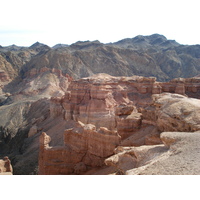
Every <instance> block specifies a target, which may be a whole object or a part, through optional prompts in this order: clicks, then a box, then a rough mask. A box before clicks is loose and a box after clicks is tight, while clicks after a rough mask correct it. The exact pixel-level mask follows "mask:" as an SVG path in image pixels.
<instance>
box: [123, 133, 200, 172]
mask: <svg viewBox="0 0 200 200" xmlns="http://www.w3.org/2000/svg"><path fill="white" fill-rule="evenodd" d="M161 140H162V141H163V143H164V144H165V145H166V148H167V149H165V150H164V152H163V153H162V154H160V155H159V151H160V150H159V149H156V152H157V155H154V158H153V159H151V160H150V161H149V162H147V163H143V164H142V165H141V166H138V167H137V168H133V169H130V170H127V171H126V172H125V174H127V175H136V174H141V175H145V174H147V175H152V174H155V175H199V174H200V169H199V164H200V161H199V152H200V147H199V142H200V132H193V133H190V132H163V133H162V134H161ZM149 148H151V146H149ZM152 148H154V149H155V147H153V146H152Z"/></svg>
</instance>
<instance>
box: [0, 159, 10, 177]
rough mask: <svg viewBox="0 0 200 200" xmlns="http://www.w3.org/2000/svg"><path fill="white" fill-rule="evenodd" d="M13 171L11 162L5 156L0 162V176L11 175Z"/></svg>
mask: <svg viewBox="0 0 200 200" xmlns="http://www.w3.org/2000/svg"><path fill="white" fill-rule="evenodd" d="M12 174H13V169H12V165H11V162H10V160H9V158H8V157H7V156H5V157H4V158H3V160H0V175H12Z"/></svg>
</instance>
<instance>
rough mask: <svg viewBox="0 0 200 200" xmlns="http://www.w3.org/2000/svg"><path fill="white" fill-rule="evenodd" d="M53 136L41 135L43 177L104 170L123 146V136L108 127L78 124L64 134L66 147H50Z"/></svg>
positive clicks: (40, 156)
mask: <svg viewBox="0 0 200 200" xmlns="http://www.w3.org/2000/svg"><path fill="white" fill-rule="evenodd" d="M49 142H50V137H49V136H48V135H46V133H42V135H41V136H40V155H39V174H77V173H78V174H82V173H83V172H85V171H87V170H88V169H90V168H91V167H101V166H103V165H104V160H105V158H107V157H108V156H110V155H112V154H113V150H114V149H115V148H116V146H118V145H119V143H120V136H119V135H118V134H117V133H116V132H113V131H109V130H108V129H107V128H103V127H101V128H100V129H99V130H96V127H95V126H94V125H91V124H86V125H85V124H83V123H81V122H78V123H77V124H76V126H75V127H74V128H72V129H68V130H66V131H65V132H64V143H65V145H64V146H59V147H49Z"/></svg>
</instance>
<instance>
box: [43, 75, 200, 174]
mask: <svg viewBox="0 0 200 200" xmlns="http://www.w3.org/2000/svg"><path fill="white" fill-rule="evenodd" d="M199 89H200V79H199V78H191V79H175V80H172V81H170V82H167V83H160V82H157V81H156V79H155V78H153V77H152V78H144V77H140V76H133V77H112V76H110V75H107V74H98V75H95V76H93V77H88V78H83V79H80V80H77V81H72V82H71V84H70V85H69V87H68V91H67V93H66V94H65V95H64V96H63V97H58V98H56V97H53V98H51V102H50V116H51V118H52V119H53V118H55V119H56V118H57V117H60V116H62V118H63V120H65V121H66V124H68V125H69V124H71V126H72V128H69V129H66V131H65V132H64V133H63V135H64V139H63V140H64V145H63V146H50V147H49V146H48V145H44V143H45V142H44V141H45V139H44V136H45V137H47V138H48V136H47V135H46V134H45V133H42V135H41V136H40V138H41V139H40V140H41V141H42V142H40V155H39V174H84V173H87V172H88V171H89V170H91V169H93V168H98V167H105V163H104V161H105V160H106V159H107V158H109V156H112V155H113V154H114V153H115V148H116V147H118V146H121V147H123V146H124V147H127V146H138V147H139V146H141V145H161V144H162V140H161V139H160V133H162V132H164V131H189V132H194V131H197V130H199V129H200V127H199V121H198V118H197V115H198V112H199V107H198V101H199V100H197V99H193V98H188V97H187V95H188V96H189V95H191V96H192V97H198V94H199V92H198V91H199ZM48 141H49V142H50V140H49V139H48ZM48 144H49V143H48ZM161 150H162V148H161ZM161 152H162V151H161ZM123 159H124V158H123ZM127 159H128V158H127ZM131 159H132V158H131ZM125 160H126V159H125ZM110 162H111V161H109V162H107V164H108V163H110ZM131 162H132V164H131V166H135V162H136V161H134V160H132V161H131ZM133 163H134V164H133ZM108 165H109V166H114V165H112V164H108ZM126 170H128V168H127V169H126ZM126 170H125V171H126ZM116 171H117V173H119V171H120V170H119V168H116ZM116 171H115V172H116ZM123 173H125V172H123Z"/></svg>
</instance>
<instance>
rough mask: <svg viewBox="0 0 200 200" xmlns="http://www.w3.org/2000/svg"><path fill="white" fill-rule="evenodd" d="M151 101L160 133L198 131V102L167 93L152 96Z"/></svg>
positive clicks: (199, 101)
mask: <svg viewBox="0 0 200 200" xmlns="http://www.w3.org/2000/svg"><path fill="white" fill-rule="evenodd" d="M153 99H154V106H155V115H156V118H157V121H156V124H157V127H158V129H159V130H160V131H181V132H184V131H186V132H193V131H197V130H200V116H199V114H198V113H199V111H200V100H198V99H193V98H187V97H185V96H182V95H178V94H169V93H167V94H166V93H163V94H160V95H153Z"/></svg>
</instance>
